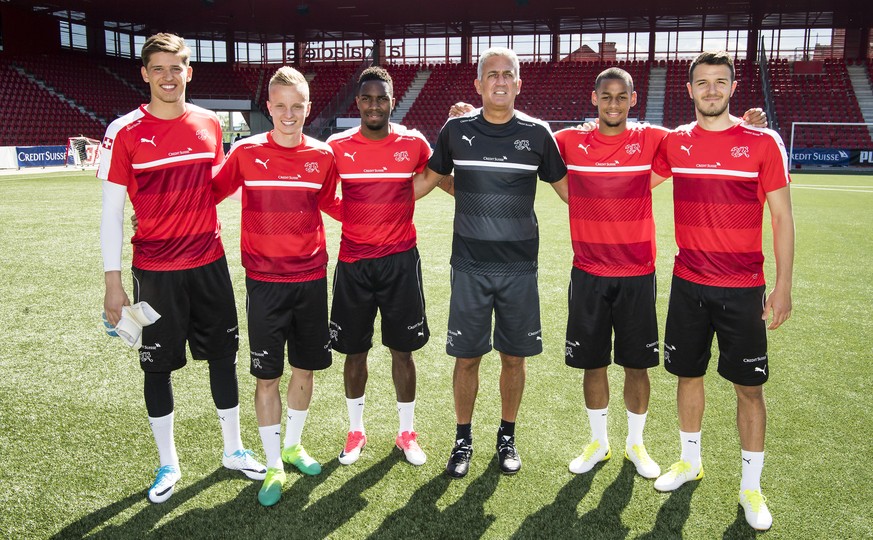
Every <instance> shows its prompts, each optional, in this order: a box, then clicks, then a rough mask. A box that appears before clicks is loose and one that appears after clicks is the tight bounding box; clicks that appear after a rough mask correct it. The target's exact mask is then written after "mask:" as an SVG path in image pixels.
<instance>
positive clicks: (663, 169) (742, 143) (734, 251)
mask: <svg viewBox="0 0 873 540" xmlns="http://www.w3.org/2000/svg"><path fill="white" fill-rule="evenodd" d="M653 168H654V171H655V172H656V173H657V174H659V175H661V176H665V177H668V176H672V177H673V212H674V219H675V222H676V244H677V246H678V247H679V253H678V254H677V255H676V263H675V265H674V268H673V274H674V275H676V276H678V277H680V278H682V279H686V280H688V281H691V282H694V283H698V284H701V285H712V286H717V287H757V286H760V285H763V284H764V254H763V253H762V252H761V228H762V221H763V214H764V201H765V200H766V194H767V193H768V192H770V191H775V190H777V189H781V188H783V187H786V186H787V185H788V184H789V182H790V181H791V180H790V178H789V176H788V156H787V154H786V152H785V145H784V144H783V143H782V138H781V137H780V136H779V134H778V133H776V132H775V131H773V130H770V129H763V128H753V127H749V126H746V125H742V124H741V125H736V126H733V127H731V128H729V129H726V130H724V131H706V130H704V129H702V128H701V127H700V126H698V125H697V122H693V123H691V124H688V125H685V126H680V127H678V128H676V130H675V131H673V132H671V133H670V134H669V135H667V137H666V138H665V139H664V142H663V143H662V144H661V148H660V150H659V152H658V155H657V157H656V158H655V161H654V164H653Z"/></svg>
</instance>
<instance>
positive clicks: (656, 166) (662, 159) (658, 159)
mask: <svg viewBox="0 0 873 540" xmlns="http://www.w3.org/2000/svg"><path fill="white" fill-rule="evenodd" d="M669 139H670V137H669V135H668V136H666V137H664V138H663V139H662V140H661V143H660V145H659V146H658V151H657V152H655V159H654V160H652V172H654V173H655V174H657V175H658V176H662V177H664V178H670V177H671V176H673V171H672V169H670V158H669V154H668V152H667V147H668V144H667V142H668V141H669Z"/></svg>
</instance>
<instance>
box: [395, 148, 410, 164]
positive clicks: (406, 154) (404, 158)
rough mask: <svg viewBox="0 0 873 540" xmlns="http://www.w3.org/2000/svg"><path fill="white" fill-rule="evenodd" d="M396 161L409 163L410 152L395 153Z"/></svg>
mask: <svg viewBox="0 0 873 540" xmlns="http://www.w3.org/2000/svg"><path fill="white" fill-rule="evenodd" d="M394 161H396V162H397V163H400V162H401V161H409V152H408V151H406V150H403V151H402V152H394Z"/></svg>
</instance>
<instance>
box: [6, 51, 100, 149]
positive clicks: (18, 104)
mask: <svg viewBox="0 0 873 540" xmlns="http://www.w3.org/2000/svg"><path fill="white" fill-rule="evenodd" d="M20 69H22V68H20V67H17V66H14V65H13V64H12V62H11V61H10V59H9V58H0V125H2V126H3V130H0V146H11V145H51V144H64V143H65V142H66V140H67V138H68V137H69V136H71V135H85V136H87V137H92V138H97V139H101V138H102V137H103V132H104V131H105V129H106V126H105V125H104V124H103V123H101V122H100V121H98V120H95V119H93V118H91V117H90V116H88V115H87V114H85V113H83V112H82V111H80V110H79V109H77V108H76V107H75V106H74V105H72V104H70V103H69V102H65V101H63V100H61V98H60V97H58V96H57V95H55V94H52V93H50V92H49V91H48V90H46V89H45V88H42V87H40V86H39V84H38V83H37V82H34V81H33V80H32V79H31V78H28V76H27V75H26V74H22V73H21V72H20V71H19V70H20ZM46 119H50V121H46Z"/></svg>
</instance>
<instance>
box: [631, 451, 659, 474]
mask: <svg viewBox="0 0 873 540" xmlns="http://www.w3.org/2000/svg"><path fill="white" fill-rule="evenodd" d="M624 457H626V458H627V459H629V460H630V462H631V463H633V464H634V465H635V466H636V468H637V473H639V475H640V476H642V477H643V478H657V477H659V476H660V475H661V467H659V466H658V464H657V463H655V460H653V459H652V458H651V457H650V456H649V453H648V452H647V451H646V447H645V445H642V444H635V445H633V446H626V447H625V449H624Z"/></svg>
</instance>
